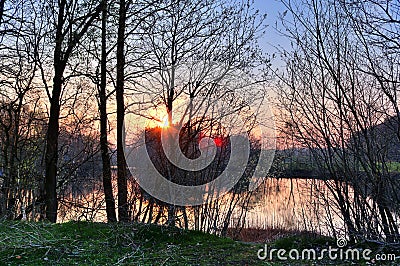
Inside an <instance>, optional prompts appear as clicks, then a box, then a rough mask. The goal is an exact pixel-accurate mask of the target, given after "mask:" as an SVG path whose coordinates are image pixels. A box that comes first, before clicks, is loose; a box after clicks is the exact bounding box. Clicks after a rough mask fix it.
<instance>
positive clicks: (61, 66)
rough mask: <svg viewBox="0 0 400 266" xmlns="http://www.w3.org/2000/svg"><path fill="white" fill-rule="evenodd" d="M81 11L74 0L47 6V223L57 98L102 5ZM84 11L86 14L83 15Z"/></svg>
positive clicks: (51, 208) (51, 213)
mask: <svg viewBox="0 0 400 266" xmlns="http://www.w3.org/2000/svg"><path fill="white" fill-rule="evenodd" d="M88 4H89V7H88V8H86V9H84V8H83V7H84V5H83V3H79V2H78V1H67V0H61V1H60V2H59V3H58V5H57V6H56V7H54V6H53V5H52V4H50V5H49V7H51V8H52V9H53V11H54V12H55V14H57V19H56V21H55V29H54V30H55V39H54V40H55V47H54V57H53V64H54V76H53V86H52V93H51V94H50V92H48V95H49V100H50V116H49V123H48V131H47V144H46V156H45V163H46V178H45V199H46V219H48V220H49V221H51V222H56V220H57V207H58V204H57V191H56V187H57V162H58V135H59V117H60V108H61V105H60V99H61V93H62V91H63V85H64V71H65V69H66V67H67V63H68V60H69V58H70V56H71V54H72V52H73V51H74V48H75V47H76V46H77V45H78V43H79V41H80V39H81V38H82V37H83V35H84V34H85V33H86V32H87V30H88V29H89V27H90V26H91V25H92V23H93V21H94V20H95V19H96V18H98V16H99V14H100V12H101V10H102V6H101V4H100V5H97V6H95V7H93V4H92V3H88ZM79 8H82V9H84V13H80V14H78V12H77V9H79ZM85 12H86V13H85Z"/></svg>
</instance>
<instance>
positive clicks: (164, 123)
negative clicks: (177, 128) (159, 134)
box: [158, 115, 169, 128]
mask: <svg viewBox="0 0 400 266" xmlns="http://www.w3.org/2000/svg"><path fill="white" fill-rule="evenodd" d="M158 126H159V127H163V128H167V127H169V122H168V115H166V116H164V117H161V119H160V122H158Z"/></svg>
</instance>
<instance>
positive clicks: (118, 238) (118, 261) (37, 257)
mask: <svg viewBox="0 0 400 266" xmlns="http://www.w3.org/2000/svg"><path fill="white" fill-rule="evenodd" d="M331 241H332V240H331V239H328V238H321V237H320V238H315V239H311V238H309V237H305V236H303V237H301V236H298V237H293V236H292V237H286V238H280V239H277V240H276V241H275V242H274V243H270V245H271V246H275V247H277V248H292V247H297V248H300V247H302V246H304V247H306V246H313V247H314V246H319V245H322V246H323V245H327V244H331V243H330V242H331ZM263 246H264V245H262V244H256V243H243V242H239V241H234V240H231V239H229V238H220V237H217V236H214V235H209V234H205V233H202V232H196V231H185V230H180V229H177V228H166V227H161V226H155V225H143V224H126V225H123V224H114V225H109V224H102V223H87V222H69V223H63V224H47V223H24V222H18V223H16V222H3V223H1V224H0V265H289V264H288V263H287V262H286V263H283V262H279V263H278V260H276V261H275V260H274V261H260V260H259V259H258V258H257V251H258V250H259V249H260V248H261V247H263ZM321 264H330V265H332V264H336V263H334V262H329V261H318V262H312V261H308V262H302V263H299V262H290V265H321ZM348 264H350V263H349V262H343V263H342V265H348Z"/></svg>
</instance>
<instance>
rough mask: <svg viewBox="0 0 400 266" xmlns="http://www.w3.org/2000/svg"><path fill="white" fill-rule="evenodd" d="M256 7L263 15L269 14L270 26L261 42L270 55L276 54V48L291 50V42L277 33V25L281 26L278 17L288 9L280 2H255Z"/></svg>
mask: <svg viewBox="0 0 400 266" xmlns="http://www.w3.org/2000/svg"><path fill="white" fill-rule="evenodd" d="M254 5H255V8H256V9H259V10H260V12H261V13H266V14H267V19H266V23H267V25H268V28H267V31H266V34H265V36H264V37H263V39H262V40H261V41H260V45H261V46H262V47H263V49H264V50H265V51H266V52H268V53H269V54H272V53H275V52H276V49H275V47H276V46H283V47H285V48H289V47H288V46H289V45H288V44H289V41H288V39H287V38H285V37H283V36H281V35H280V34H279V33H278V32H277V31H276V29H275V28H276V23H277V22H278V26H279V25H280V22H279V19H278V15H279V14H280V13H283V12H284V11H285V10H286V8H285V6H284V5H283V4H282V3H281V1H279V0H255V1H254Z"/></svg>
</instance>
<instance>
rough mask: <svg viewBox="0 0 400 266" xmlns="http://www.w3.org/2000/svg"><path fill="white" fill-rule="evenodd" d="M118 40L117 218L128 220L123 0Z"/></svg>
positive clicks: (124, 2)
mask: <svg viewBox="0 0 400 266" xmlns="http://www.w3.org/2000/svg"><path fill="white" fill-rule="evenodd" d="M119 4H120V6H119V19H118V40H117V83H116V101H117V165H118V171H117V175H118V176H117V183H118V218H119V221H120V222H127V221H129V215H128V190H127V179H126V162H125V156H124V149H123V145H124V138H123V131H124V114H125V107H124V78H125V77H124V66H125V55H124V45H125V23H126V9H127V4H126V1H125V0H120V1H119Z"/></svg>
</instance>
